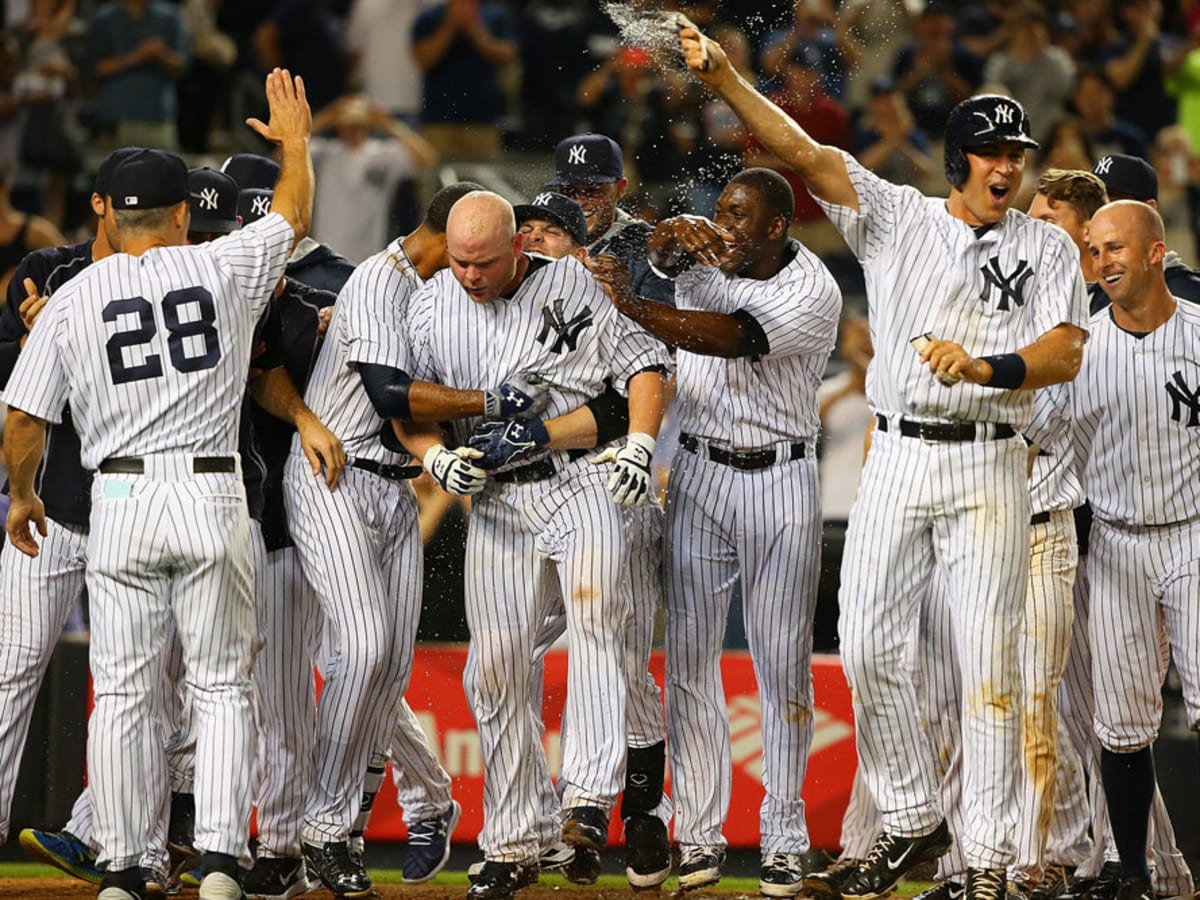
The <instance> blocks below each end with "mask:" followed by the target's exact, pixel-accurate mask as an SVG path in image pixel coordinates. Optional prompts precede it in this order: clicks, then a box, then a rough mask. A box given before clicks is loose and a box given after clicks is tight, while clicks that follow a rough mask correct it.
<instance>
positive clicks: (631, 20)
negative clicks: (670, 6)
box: [601, 0, 680, 59]
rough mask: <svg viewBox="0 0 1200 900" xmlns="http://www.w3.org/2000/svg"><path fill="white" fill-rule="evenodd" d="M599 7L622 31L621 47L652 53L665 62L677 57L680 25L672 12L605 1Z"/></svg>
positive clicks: (609, 0) (614, 0)
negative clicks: (635, 48)
mask: <svg viewBox="0 0 1200 900" xmlns="http://www.w3.org/2000/svg"><path fill="white" fill-rule="evenodd" d="M601 8H602V9H603V10H604V14H605V15H606V16H608V17H609V18H610V19H612V20H613V23H614V24H615V25H616V26H617V29H618V30H619V31H620V32H621V43H622V44H624V45H626V46H628V47H641V48H643V49H645V50H651V51H655V52H656V53H658V54H661V55H662V57H663V58H664V59H666V58H671V57H674V58H676V59H678V58H679V57H680V53H679V23H678V20H677V19H676V18H675V13H673V12H668V11H667V10H663V9H654V8H653V7H647V6H640V5H632V4H629V3H623V2H620V0H606V2H604V3H603V4H602V5H601Z"/></svg>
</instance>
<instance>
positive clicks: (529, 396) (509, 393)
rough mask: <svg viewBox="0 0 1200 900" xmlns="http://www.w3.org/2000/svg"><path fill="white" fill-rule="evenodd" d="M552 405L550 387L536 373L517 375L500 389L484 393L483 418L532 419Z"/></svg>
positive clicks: (493, 419)
mask: <svg viewBox="0 0 1200 900" xmlns="http://www.w3.org/2000/svg"><path fill="white" fill-rule="evenodd" d="M549 403H550V389H549V386H548V385H547V384H546V383H545V382H544V381H543V380H542V376H540V375H538V374H537V373H536V372H529V373H527V374H524V375H515V376H513V377H512V378H510V379H508V381H506V382H504V384H502V385H500V387H498V388H493V389H492V390H490V391H484V392H483V417H484V418H485V419H489V420H492V421H495V420H497V419H531V418H533V417H534V416H537V415H539V414H540V413H541V412H542V410H544V409H545V408H546V407H547V406H548V405H549Z"/></svg>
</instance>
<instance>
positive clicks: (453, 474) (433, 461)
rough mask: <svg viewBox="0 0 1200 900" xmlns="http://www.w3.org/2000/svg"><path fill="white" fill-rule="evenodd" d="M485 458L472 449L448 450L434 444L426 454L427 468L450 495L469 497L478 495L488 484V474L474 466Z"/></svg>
mask: <svg viewBox="0 0 1200 900" xmlns="http://www.w3.org/2000/svg"><path fill="white" fill-rule="evenodd" d="M481 456H483V454H482V453H480V452H479V451H478V450H473V449H471V448H470V447H459V448H458V449H457V450H447V449H446V448H445V447H443V446H442V445H441V444H434V445H433V446H432V447H430V448H429V450H428V451H426V453H425V459H424V460H422V461H423V462H424V463H425V468H426V470H427V471H428V472H429V474H430V475H432V476H433V477H434V478H435V479H437V483H438V484H440V485H441V486H442V490H444V491H446V492H447V493H449V494H458V495H459V496H463V497H465V496H469V495H470V494H478V493H479V492H480V491H482V490H483V486H484V485H485V484H487V472H485V471H483V469H481V468H479V467H478V466H476V465H474V460H477V459H479V458H480V457H481Z"/></svg>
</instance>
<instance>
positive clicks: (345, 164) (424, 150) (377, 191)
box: [310, 95, 438, 264]
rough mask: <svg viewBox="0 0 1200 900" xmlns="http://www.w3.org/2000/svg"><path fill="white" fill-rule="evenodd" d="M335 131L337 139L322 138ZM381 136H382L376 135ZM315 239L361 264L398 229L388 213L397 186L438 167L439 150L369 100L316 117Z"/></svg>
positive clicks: (349, 100)
mask: <svg viewBox="0 0 1200 900" xmlns="http://www.w3.org/2000/svg"><path fill="white" fill-rule="evenodd" d="M328 130H332V131H334V132H336V137H332V138H331V137H320V136H318V135H319V134H320V133H321V132H322V131H328ZM376 133H377V134H379V135H380V136H379V137H376V136H374V135H375V134H376ZM313 135H314V137H313V138H312V140H311V142H310V148H311V151H312V158H313V168H314V170H315V173H316V176H317V181H316V195H315V198H314V203H313V227H312V235H313V237H314V238H315V239H316V240H318V241H320V242H321V243H323V244H328V245H329V246H330V247H333V248H334V249H335V250H336V251H337V252H338V253H340V254H342V255H343V256H345V257H346V258H347V259H348V260H350V261H351V262H353V263H355V264H358V263H360V262H362V261H363V260H364V259H366V258H367V257H368V256H370V255H371V254H373V253H378V252H379V251H380V250H381V249H383V247H384V245H385V244H387V242H388V240H389V239H390V238H391V236H392V234H393V232H394V231H395V229H390V228H389V227H388V211H389V210H390V208H391V198H392V194H393V192H394V191H395V189H396V185H397V184H398V183H400V182H401V181H402V180H404V179H412V178H415V177H417V176H418V175H419V174H420V173H422V172H424V171H425V170H426V169H428V168H429V167H430V166H432V165H433V164H434V163H435V162H437V158H438V157H437V151H436V150H435V149H434V148H433V147H432V146H431V145H430V144H429V142H428V141H426V140H425V139H424V138H423V137H421V136H420V135H419V134H417V133H416V132H414V131H413V130H412V129H411V128H409V127H408V126H407V125H404V124H403V123H401V122H397V121H396V120H395V119H393V118H392V117H391V115H389V114H388V112H387V111H386V110H384V109H382V108H381V107H378V106H373V105H372V104H371V103H370V101H368V100H367V98H366V97H363V96H361V95H355V96H350V97H342V98H341V99H339V100H335V101H334V102H333V103H331V104H329V105H328V106H326V107H325V108H324V109H323V110H321V112H319V113H317V115H316V116H315V117H314V118H313Z"/></svg>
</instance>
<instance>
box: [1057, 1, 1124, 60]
mask: <svg viewBox="0 0 1200 900" xmlns="http://www.w3.org/2000/svg"><path fill="white" fill-rule="evenodd" d="M1060 12H1061V13H1062V14H1064V15H1067V16H1070V17H1071V20H1072V21H1073V22H1074V27H1075V36H1074V39H1073V42H1072V43H1073V45H1074V53H1073V56H1074V59H1075V65H1076V66H1077V67H1082V66H1085V65H1093V66H1095V65H1100V64H1101V63H1103V62H1104V49H1105V47H1107V46H1108V45H1109V44H1111V43H1112V42H1113V41H1114V40H1116V38H1117V26H1116V25H1115V24H1114V22H1113V17H1112V12H1111V10H1110V9H1109V0H1063V3H1062V6H1061V8H1060Z"/></svg>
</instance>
